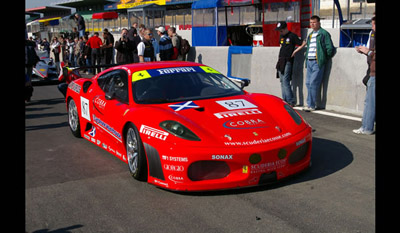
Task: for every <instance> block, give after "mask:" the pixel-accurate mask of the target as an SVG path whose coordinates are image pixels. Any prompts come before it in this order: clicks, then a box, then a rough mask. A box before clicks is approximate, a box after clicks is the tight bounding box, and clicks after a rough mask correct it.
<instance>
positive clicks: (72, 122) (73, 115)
mask: <svg viewBox="0 0 400 233" xmlns="http://www.w3.org/2000/svg"><path fill="white" fill-rule="evenodd" d="M68 123H69V128H70V129H71V132H72V134H73V135H74V136H75V137H77V138H80V137H81V126H80V124H79V114H78V108H77V107H76V104H75V101H74V99H70V100H69V101H68Z"/></svg>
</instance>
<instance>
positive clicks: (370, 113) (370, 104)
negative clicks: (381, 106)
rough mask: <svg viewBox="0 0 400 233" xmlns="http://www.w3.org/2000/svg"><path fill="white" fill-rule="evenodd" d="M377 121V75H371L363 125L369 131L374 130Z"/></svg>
mask: <svg viewBox="0 0 400 233" xmlns="http://www.w3.org/2000/svg"><path fill="white" fill-rule="evenodd" d="M374 122H375V76H371V77H369V80H368V83H367V94H366V96H365V102H364V112H363V119H362V125H361V127H362V128H363V130H364V131H365V132H367V133H372V132H373V131H374Z"/></svg>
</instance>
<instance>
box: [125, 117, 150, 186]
mask: <svg viewBox="0 0 400 233" xmlns="http://www.w3.org/2000/svg"><path fill="white" fill-rule="evenodd" d="M125 132H126V137H125V139H126V140H125V144H126V157H127V159H128V168H129V173H130V174H131V176H132V177H133V178H135V179H136V180H140V181H146V180H147V162H146V153H145V151H144V148H143V143H142V140H141V139H140V135H139V131H138V130H137V128H136V127H135V126H134V125H133V124H132V123H130V124H129V125H128V128H127V130H126V131H125Z"/></svg>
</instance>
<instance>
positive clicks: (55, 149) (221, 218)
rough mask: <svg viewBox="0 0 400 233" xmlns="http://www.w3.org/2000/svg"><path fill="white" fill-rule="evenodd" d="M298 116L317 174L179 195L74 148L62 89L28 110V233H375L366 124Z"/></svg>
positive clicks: (85, 148) (51, 89)
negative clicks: (362, 131) (309, 136)
mask: <svg viewBox="0 0 400 233" xmlns="http://www.w3.org/2000/svg"><path fill="white" fill-rule="evenodd" d="M300 113H301V115H302V116H303V117H304V118H305V119H306V120H307V122H309V123H310V124H311V125H312V127H313V130H314V132H313V149H312V167H311V168H310V169H309V170H308V171H307V172H305V173H303V174H300V175H298V176H296V177H292V178H291V179H288V180H285V181H283V182H281V183H277V184H274V185H268V186H262V187H255V188H248V189H240V190H228V191H218V192H208V193H175V192H170V191H166V190H163V189H159V188H156V187H154V186H152V185H149V184H147V183H143V182H138V181H136V180H133V179H132V178H131V177H130V175H129V171H128V168H127V165H126V164H124V163H122V162H121V161H120V160H119V159H118V158H116V157H114V156H113V155H111V154H109V153H107V152H106V151H104V150H102V149H101V148H99V147H96V146H95V145H94V144H92V143H90V142H88V141H86V140H84V139H77V138H75V137H74V136H73V135H72V134H71V132H70V129H69V126H68V122H67V117H68V115H67V111H66V107H65V103H64V99H63V96H62V94H61V93H60V92H59V91H58V89H57V86H55V85H51V86H35V87H34V93H33V96H32V101H31V102H30V103H28V104H27V105H26V106H25V119H26V120H25V135H26V136H25V138H26V139H25V143H26V145H25V147H26V149H25V151H26V155H25V227H26V231H27V232H35V231H36V232H374V231H375V136H365V135H355V134H353V133H352V129H356V128H359V127H360V124H361V123H360V122H358V121H352V120H346V119H341V118H336V117H331V116H326V115H320V114H314V113H306V112H302V111H300Z"/></svg>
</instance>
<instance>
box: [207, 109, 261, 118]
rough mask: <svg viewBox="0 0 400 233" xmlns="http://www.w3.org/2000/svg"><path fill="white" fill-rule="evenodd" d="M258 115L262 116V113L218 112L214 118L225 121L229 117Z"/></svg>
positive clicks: (252, 110)
mask: <svg viewBox="0 0 400 233" xmlns="http://www.w3.org/2000/svg"><path fill="white" fill-rule="evenodd" d="M257 114H262V112H261V111H260V110H258V109H245V110H235V111H226V112H218V113H214V116H216V117H217V118H218V119H223V118H229V117H236V116H246V115H257Z"/></svg>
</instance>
